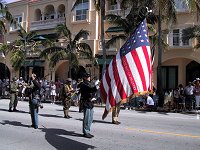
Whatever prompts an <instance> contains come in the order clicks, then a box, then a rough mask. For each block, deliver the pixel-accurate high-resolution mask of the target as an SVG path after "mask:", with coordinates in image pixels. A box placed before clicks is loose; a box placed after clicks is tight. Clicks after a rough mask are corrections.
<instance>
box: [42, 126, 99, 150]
mask: <svg viewBox="0 0 200 150" xmlns="http://www.w3.org/2000/svg"><path fill="white" fill-rule="evenodd" d="M41 131H42V132H45V139H46V140H47V142H48V143H49V144H51V145H52V146H53V147H55V149H57V150H66V149H70V150H88V149H94V148H96V147H94V146H92V145H88V144H85V143H81V142H78V141H75V140H72V139H70V138H67V136H75V137H83V135H82V134H78V133H75V132H74V131H66V130H63V129H55V128H43V129H41ZM89 140H91V139H89Z"/></svg>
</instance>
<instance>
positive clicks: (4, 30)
mask: <svg viewBox="0 0 200 150" xmlns="http://www.w3.org/2000/svg"><path fill="white" fill-rule="evenodd" d="M0 31H1V32H7V31H6V27H5V25H4V22H3V21H1V20H0Z"/></svg>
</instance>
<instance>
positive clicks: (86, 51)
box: [77, 43, 93, 59]
mask: <svg viewBox="0 0 200 150" xmlns="http://www.w3.org/2000/svg"><path fill="white" fill-rule="evenodd" d="M77 49H78V53H79V54H80V55H81V56H86V57H87V58H89V59H91V58H92V57H93V55H92V49H91V47H90V46H89V44H87V43H78V44H77Z"/></svg>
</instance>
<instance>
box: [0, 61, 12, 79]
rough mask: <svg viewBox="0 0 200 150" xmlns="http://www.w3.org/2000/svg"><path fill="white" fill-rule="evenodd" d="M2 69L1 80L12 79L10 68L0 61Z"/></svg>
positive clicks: (0, 68)
mask: <svg viewBox="0 0 200 150" xmlns="http://www.w3.org/2000/svg"><path fill="white" fill-rule="evenodd" d="M0 70H1V73H0V79H1V80H3V79H10V70H9V68H8V67H7V66H6V65H5V64H3V63H0Z"/></svg>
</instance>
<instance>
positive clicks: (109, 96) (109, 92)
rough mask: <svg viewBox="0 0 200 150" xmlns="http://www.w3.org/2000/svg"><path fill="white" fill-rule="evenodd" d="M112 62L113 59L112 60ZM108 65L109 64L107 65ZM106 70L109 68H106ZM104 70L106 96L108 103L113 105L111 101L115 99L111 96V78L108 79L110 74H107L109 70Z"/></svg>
mask: <svg viewBox="0 0 200 150" xmlns="http://www.w3.org/2000/svg"><path fill="white" fill-rule="evenodd" d="M112 62H113V61H112ZM112 62H111V63H112ZM109 67H110V66H109ZM108 70H109V68H108ZM108 70H107V71H106V74H105V75H106V81H107V84H108V88H109V89H108V92H107V98H108V100H109V103H110V105H111V106H114V104H115V103H114V102H113V101H115V100H114V98H113V96H112V90H111V79H110V76H109V71H108Z"/></svg>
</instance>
